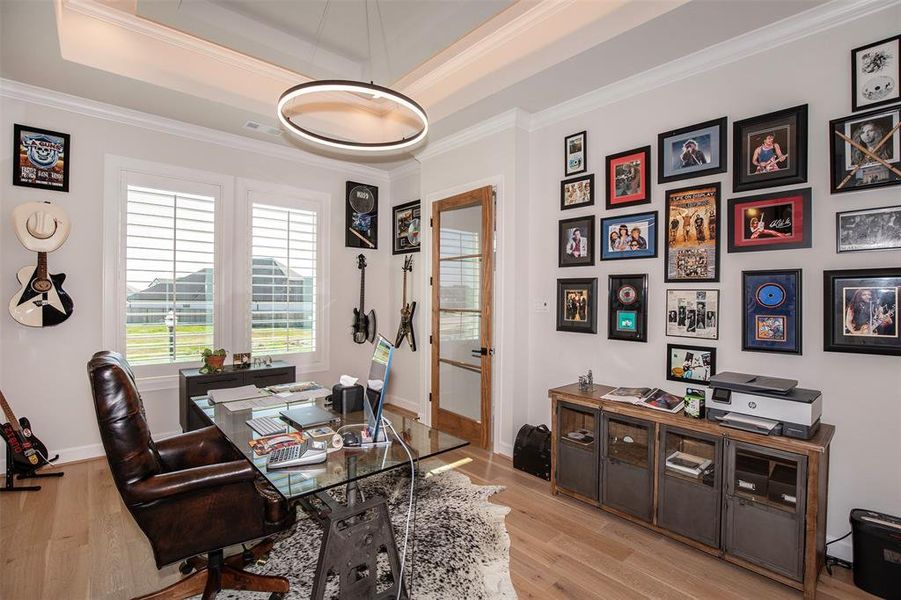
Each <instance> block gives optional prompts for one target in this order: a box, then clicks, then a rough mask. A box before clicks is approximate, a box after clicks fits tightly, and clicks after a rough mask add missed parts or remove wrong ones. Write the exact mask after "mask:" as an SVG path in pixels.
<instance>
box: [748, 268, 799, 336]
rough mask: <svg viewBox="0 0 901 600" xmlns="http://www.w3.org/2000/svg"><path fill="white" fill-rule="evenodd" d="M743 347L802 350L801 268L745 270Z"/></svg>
mask: <svg viewBox="0 0 901 600" xmlns="http://www.w3.org/2000/svg"><path fill="white" fill-rule="evenodd" d="M741 282H742V283H741V290H742V304H743V309H742V314H741V330H742V338H741V349H742V350H747V351H751V352H785V353H788V354H801V337H802V335H801V332H802V329H801V305H802V303H801V270H800V269H786V270H779V271H773V270H767V271H743V272H742V274H741Z"/></svg>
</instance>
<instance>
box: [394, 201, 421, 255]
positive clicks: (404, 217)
mask: <svg viewBox="0 0 901 600" xmlns="http://www.w3.org/2000/svg"><path fill="white" fill-rule="evenodd" d="M420 211H421V206H420V202H419V200H414V201H413V202H407V203H406V204H399V205H397V206H395V207H394V208H392V209H391V215H392V217H393V218H392V221H393V222H394V236H393V240H394V244H393V246H392V248H391V254H410V253H411V252H419V244H420V242H421V241H422V236H421V231H422V229H421V228H422V223H421V221H420Z"/></svg>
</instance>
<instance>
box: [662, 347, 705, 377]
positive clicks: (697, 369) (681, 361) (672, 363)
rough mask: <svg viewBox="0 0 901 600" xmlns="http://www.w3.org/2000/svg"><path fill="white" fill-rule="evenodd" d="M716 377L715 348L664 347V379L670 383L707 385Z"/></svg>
mask: <svg viewBox="0 0 901 600" xmlns="http://www.w3.org/2000/svg"><path fill="white" fill-rule="evenodd" d="M714 375H716V348H711V347H708V346H684V345H682V344H667V345H666V378H667V379H668V380H670V381H681V382H682V383H695V384H698V383H699V384H701V385H707V384H709V383H710V378H711V377H713V376H714Z"/></svg>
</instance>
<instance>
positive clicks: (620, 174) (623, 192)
mask: <svg viewBox="0 0 901 600" xmlns="http://www.w3.org/2000/svg"><path fill="white" fill-rule="evenodd" d="M606 163H607V169H606V171H607V185H606V188H607V210H610V209H613V208H623V207H627V206H636V205H638V204H649V203H650V202H651V147H650V146H645V147H644V148H635V149H634V150H626V151H625V152H620V153H619V154H611V155H610V156H608V157H607V160H606Z"/></svg>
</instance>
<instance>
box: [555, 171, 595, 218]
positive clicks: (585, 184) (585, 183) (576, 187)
mask: <svg viewBox="0 0 901 600" xmlns="http://www.w3.org/2000/svg"><path fill="white" fill-rule="evenodd" d="M583 206H594V173H592V174H591V175H583V176H582V177H576V178H574V179H564V180H563V181H561V182H560V210H568V209H570V208H582V207H583Z"/></svg>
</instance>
